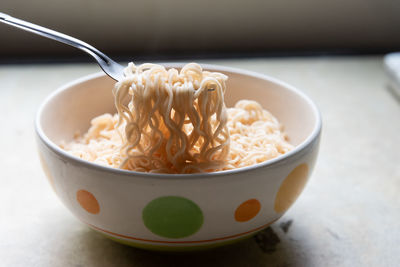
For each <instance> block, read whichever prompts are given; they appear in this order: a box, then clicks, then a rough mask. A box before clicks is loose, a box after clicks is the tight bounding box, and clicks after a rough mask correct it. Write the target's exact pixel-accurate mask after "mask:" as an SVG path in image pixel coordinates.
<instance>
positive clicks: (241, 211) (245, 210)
mask: <svg viewBox="0 0 400 267" xmlns="http://www.w3.org/2000/svg"><path fill="white" fill-rule="evenodd" d="M260 209H261V204H260V201H258V200H257V199H255V198H252V199H249V200H246V201H245V202H243V203H242V204H240V205H239V207H237V208H236V211H235V220H236V221H238V222H247V221H249V220H251V219H253V218H254V217H255V216H256V215H257V214H258V213H259V212H260Z"/></svg>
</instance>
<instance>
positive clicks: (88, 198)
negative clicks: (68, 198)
mask: <svg viewBox="0 0 400 267" xmlns="http://www.w3.org/2000/svg"><path fill="white" fill-rule="evenodd" d="M76 200H78V203H79V204H80V205H81V207H82V208H84V209H85V210H86V211H87V212H89V213H92V214H97V213H99V212H100V205H99V202H98V201H97V199H96V198H95V197H94V195H93V194H92V193H90V192H88V191H86V190H79V191H78V192H76Z"/></svg>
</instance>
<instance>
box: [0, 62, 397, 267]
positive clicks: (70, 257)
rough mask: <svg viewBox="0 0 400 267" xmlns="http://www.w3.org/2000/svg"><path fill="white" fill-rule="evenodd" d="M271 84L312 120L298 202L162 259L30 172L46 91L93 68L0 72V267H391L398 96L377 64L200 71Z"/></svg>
mask: <svg viewBox="0 0 400 267" xmlns="http://www.w3.org/2000/svg"><path fill="white" fill-rule="evenodd" d="M199 62H203V63H210V64H219V65H226V66H230V67H238V68H243V69H248V70H253V71H258V72H261V73H265V74H268V75H270V76H273V77H276V78H279V79H282V80H284V81H286V82H288V83H291V84H293V85H295V86H297V87H298V88H300V89H301V90H303V91H304V92H305V93H306V94H308V95H309V96H310V97H311V98H312V99H313V100H314V101H315V102H316V103H317V104H318V106H319V108H320V110H321V113H322V116H323V133H322V139H321V147H320V155H319V158H318V161H317V164H316V168H315V170H314V172H313V174H312V177H311V179H310V181H309V183H308V185H307V187H306V189H305V191H304V192H303V194H302V195H301V196H300V198H299V199H298V201H297V202H296V203H295V205H294V206H293V207H292V208H291V209H290V210H289V211H288V212H287V214H285V215H284V216H283V217H282V218H281V219H280V220H279V221H278V222H276V223H275V224H273V225H272V226H271V227H270V228H268V229H267V230H264V231H263V232H261V233H259V234H258V235H257V236H256V237H254V238H251V239H248V240H246V241H243V242H241V243H238V244H235V245H232V246H229V247H222V248H219V249H215V250H210V251H205V252H197V253H189V254H187V253H186V254H165V253H154V252H148V251H143V250H139V249H135V248H131V247H127V246H123V245H120V244H118V243H115V242H113V241H110V240H108V239H107V238H105V237H103V236H102V235H100V234H98V233H96V232H94V231H92V230H90V229H89V228H88V227H86V226H85V225H84V224H82V223H81V222H79V221H78V220H77V219H76V218H75V217H73V216H72V214H71V213H70V212H69V211H68V210H67V209H66V208H65V207H64V206H63V205H62V204H61V203H60V201H59V200H58V199H57V197H56V196H55V194H54V193H53V191H52V190H51V188H50V186H49V185H48V184H47V182H46V179H45V177H44V174H43V172H42V170H41V167H40V163H39V159H38V155H37V150H36V143H35V138H34V129H33V120H34V115H35V112H36V110H37V109H38V106H39V105H40V103H41V102H42V100H43V99H44V98H45V97H46V96H47V95H48V94H49V93H50V92H52V91H53V90H55V88H57V87H59V86H60V85H62V84H64V83H66V82H68V81H71V80H73V79H75V78H78V77H80V76H83V75H86V74H89V73H93V72H98V71H99V68H98V67H97V65H94V64H51V65H46V64H36V65H35V64H33V65H0V112H1V114H2V116H1V117H0V125H1V126H2V129H1V137H2V138H1V139H0V147H1V150H0V162H1V169H2V174H1V177H0V182H1V186H0V265H1V266H13V267H14V266H52V267H58V266H96V267H101V266H138V267H140V266H398V264H399V263H400V193H399V188H400V135H399V133H400V97H399V96H396V95H395V94H394V93H392V92H391V91H390V90H388V89H387V87H386V86H385V81H386V77H385V73H384V70H383V66H382V57H381V56H357V57H310V58H253V59H225V60H202V61H199Z"/></svg>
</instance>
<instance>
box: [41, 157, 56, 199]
mask: <svg viewBox="0 0 400 267" xmlns="http://www.w3.org/2000/svg"><path fill="white" fill-rule="evenodd" d="M39 160H40V164H41V165H42V169H43V171H44V174H45V175H46V177H47V180H48V181H49V183H50V185H51V188H52V189H53V191H54V192H55V191H56V187H55V186H54V179H53V176H52V175H51V173H50V170H49V167H48V166H47V163H46V161H45V159H44V157H43V155H42V153H40V152H39Z"/></svg>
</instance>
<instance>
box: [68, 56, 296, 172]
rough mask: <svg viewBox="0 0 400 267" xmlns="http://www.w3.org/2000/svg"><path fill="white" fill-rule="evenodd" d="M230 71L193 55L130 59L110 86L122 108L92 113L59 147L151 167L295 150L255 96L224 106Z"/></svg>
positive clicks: (219, 164)
mask: <svg viewBox="0 0 400 267" xmlns="http://www.w3.org/2000/svg"><path fill="white" fill-rule="evenodd" d="M227 79H228V77H227V76H226V75H224V74H222V73H219V72H208V71H203V69H202V68H201V66H200V65H198V64H195V63H190V64H187V65H185V66H184V67H183V68H182V69H181V70H180V71H178V70H177V69H174V68H170V69H168V70H167V69H166V68H165V67H163V66H161V65H157V64H142V65H140V66H136V65H134V64H133V63H130V64H129V65H128V67H127V68H126V69H125V78H124V79H123V80H122V81H120V82H118V83H117V84H116V85H115V88H114V91H113V94H114V100H115V107H116V109H117V111H118V112H117V114H115V115H111V114H104V115H101V116H99V117H96V118H94V119H93V120H92V121H91V127H90V129H89V130H88V132H87V133H86V134H84V135H83V136H79V135H78V136H77V138H75V140H74V141H73V142H70V143H63V144H62V147H63V148H64V149H66V150H67V151H69V152H70V153H71V154H73V155H75V156H77V157H80V158H82V159H85V160H89V161H92V162H96V163H99V164H102V165H106V166H110V167H114V168H122V169H126V170H132V171H139V172H153V173H199V172H215V171H221V170H229V169H235V168H240V167H246V166H251V165H254V164H257V163H260V162H263V161H266V160H269V159H272V158H275V157H278V156H279V155H282V154H285V153H286V152H288V151H290V150H291V149H292V148H293V146H292V145H291V144H290V143H289V142H288V140H287V136H286V134H285V133H284V132H283V131H282V126H281V124H280V123H279V122H278V120H277V119H276V118H275V117H274V116H273V115H272V114H271V113H269V112H268V111H267V110H265V109H263V108H262V107H261V105H260V104H259V103H258V102H256V101H253V100H240V101H238V102H237V103H236V104H235V106H234V107H232V108H226V106H225V101H224V94H225V93H226V92H227V91H228V92H229V88H227V87H226V81H227ZM243 90H246V88H243Z"/></svg>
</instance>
